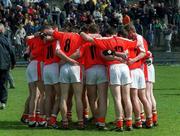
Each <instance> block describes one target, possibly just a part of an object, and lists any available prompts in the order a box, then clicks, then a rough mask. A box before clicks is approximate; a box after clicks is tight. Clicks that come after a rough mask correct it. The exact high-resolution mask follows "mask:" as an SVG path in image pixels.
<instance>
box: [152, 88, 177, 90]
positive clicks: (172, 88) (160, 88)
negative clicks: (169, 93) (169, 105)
mask: <svg viewBox="0 0 180 136" xmlns="http://www.w3.org/2000/svg"><path fill="white" fill-rule="evenodd" d="M154 90H180V89H178V88H154Z"/></svg>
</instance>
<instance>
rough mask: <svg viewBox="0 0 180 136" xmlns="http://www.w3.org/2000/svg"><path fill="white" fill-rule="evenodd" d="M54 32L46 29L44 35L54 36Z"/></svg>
mask: <svg viewBox="0 0 180 136" xmlns="http://www.w3.org/2000/svg"><path fill="white" fill-rule="evenodd" d="M53 32H54V30H51V29H45V30H44V31H43V33H45V34H47V35H52V34H53Z"/></svg>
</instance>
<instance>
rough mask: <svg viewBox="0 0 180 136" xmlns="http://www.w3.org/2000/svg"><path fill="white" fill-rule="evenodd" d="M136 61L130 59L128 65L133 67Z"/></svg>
mask: <svg viewBox="0 0 180 136" xmlns="http://www.w3.org/2000/svg"><path fill="white" fill-rule="evenodd" d="M135 62H136V61H135V60H134V59H129V60H128V65H132V64H133V63H135Z"/></svg>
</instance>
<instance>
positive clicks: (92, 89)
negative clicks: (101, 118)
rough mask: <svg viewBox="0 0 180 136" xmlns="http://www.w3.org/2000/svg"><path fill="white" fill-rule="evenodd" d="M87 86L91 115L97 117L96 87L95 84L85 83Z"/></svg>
mask: <svg viewBox="0 0 180 136" xmlns="http://www.w3.org/2000/svg"><path fill="white" fill-rule="evenodd" d="M86 87H87V96H88V100H89V106H90V108H91V112H92V116H93V118H94V119H96V118H97V115H98V112H97V91H96V90H97V87H96V85H86Z"/></svg>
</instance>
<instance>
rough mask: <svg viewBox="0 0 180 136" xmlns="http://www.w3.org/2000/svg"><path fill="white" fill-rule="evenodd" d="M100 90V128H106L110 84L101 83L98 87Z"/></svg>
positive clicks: (98, 120) (98, 119)
mask: <svg viewBox="0 0 180 136" xmlns="http://www.w3.org/2000/svg"><path fill="white" fill-rule="evenodd" d="M97 89H98V118H97V122H98V126H99V128H102V129H104V128H105V118H106V113H107V95H108V83H107V82H105V83H101V84H98V85H97Z"/></svg>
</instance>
